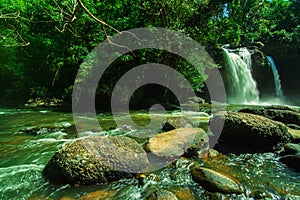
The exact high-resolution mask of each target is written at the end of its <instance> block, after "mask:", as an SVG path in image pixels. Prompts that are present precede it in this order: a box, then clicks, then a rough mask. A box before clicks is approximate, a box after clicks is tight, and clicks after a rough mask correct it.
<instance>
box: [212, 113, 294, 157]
mask: <svg viewBox="0 0 300 200" xmlns="http://www.w3.org/2000/svg"><path fill="white" fill-rule="evenodd" d="M223 124H224V126H223ZM222 126H223V128H222ZM210 128H211V130H212V132H213V133H214V134H215V135H218V134H220V130H221V135H220V137H219V140H218V143H217V144H216V146H215V148H216V149H217V150H219V151H221V152H225V153H256V152H270V151H274V150H275V147H278V146H280V145H283V144H286V143H288V142H290V141H291V135H290V134H289V133H288V131H287V128H286V126H285V125H284V124H283V123H280V122H276V121H273V120H270V119H268V118H265V117H262V116H259V115H254V114H249V113H235V112H220V113H217V114H215V115H214V116H213V118H212V119H211V120H210ZM221 128H222V129H221Z"/></svg>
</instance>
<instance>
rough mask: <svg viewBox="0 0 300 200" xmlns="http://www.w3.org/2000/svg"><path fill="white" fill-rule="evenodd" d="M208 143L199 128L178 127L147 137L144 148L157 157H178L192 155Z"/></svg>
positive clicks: (205, 135)
mask: <svg viewBox="0 0 300 200" xmlns="http://www.w3.org/2000/svg"><path fill="white" fill-rule="evenodd" d="M207 145H208V136H207V134H206V133H205V132H204V131H203V130H202V129H199V128H180V129H175V130H172V131H169V132H165V133H160V134H158V135H156V136H154V137H152V138H150V139H149V142H148V143H147V144H146V149H148V150H149V151H150V152H152V153H153V154H154V155H155V156H157V157H164V158H171V159H172V158H178V157H179V156H181V155H183V154H186V155H194V154H197V152H198V151H201V149H206V147H207Z"/></svg>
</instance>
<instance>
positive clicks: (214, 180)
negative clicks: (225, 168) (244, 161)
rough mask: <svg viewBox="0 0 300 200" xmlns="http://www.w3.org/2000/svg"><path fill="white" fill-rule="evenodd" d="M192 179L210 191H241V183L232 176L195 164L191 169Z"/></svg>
mask: <svg viewBox="0 0 300 200" xmlns="http://www.w3.org/2000/svg"><path fill="white" fill-rule="evenodd" d="M191 175H192V177H193V180H194V181H195V182H197V183H199V184H200V185H201V186H202V187H203V188H204V189H206V190H208V191H210V192H221V193H224V194H231V193H235V194H240V193H242V192H243V191H242V189H241V185H240V183H238V182H237V181H236V180H234V179H233V178H232V177H230V176H228V175H226V174H222V173H220V172H216V171H214V170H212V169H208V168H204V167H200V166H195V167H193V168H192V169H191Z"/></svg>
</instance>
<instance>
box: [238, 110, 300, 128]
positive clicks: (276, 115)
mask: <svg viewBox="0 0 300 200" xmlns="http://www.w3.org/2000/svg"><path fill="white" fill-rule="evenodd" d="M239 112H244V113H252V114H256V115H261V116H264V117H266V118H269V119H272V120H275V121H279V122H282V123H284V124H294V125H297V126H299V125H300V113H299V112H297V111H295V110H292V109H289V108H286V107H267V108H245V109H241V110H240V111H239Z"/></svg>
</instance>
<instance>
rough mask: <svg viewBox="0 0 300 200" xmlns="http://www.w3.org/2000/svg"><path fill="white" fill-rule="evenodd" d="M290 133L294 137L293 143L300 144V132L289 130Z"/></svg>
mask: <svg viewBox="0 0 300 200" xmlns="http://www.w3.org/2000/svg"><path fill="white" fill-rule="evenodd" d="M288 132H289V133H290V135H291V136H292V141H293V142H300V130H295V129H291V128H288Z"/></svg>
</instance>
